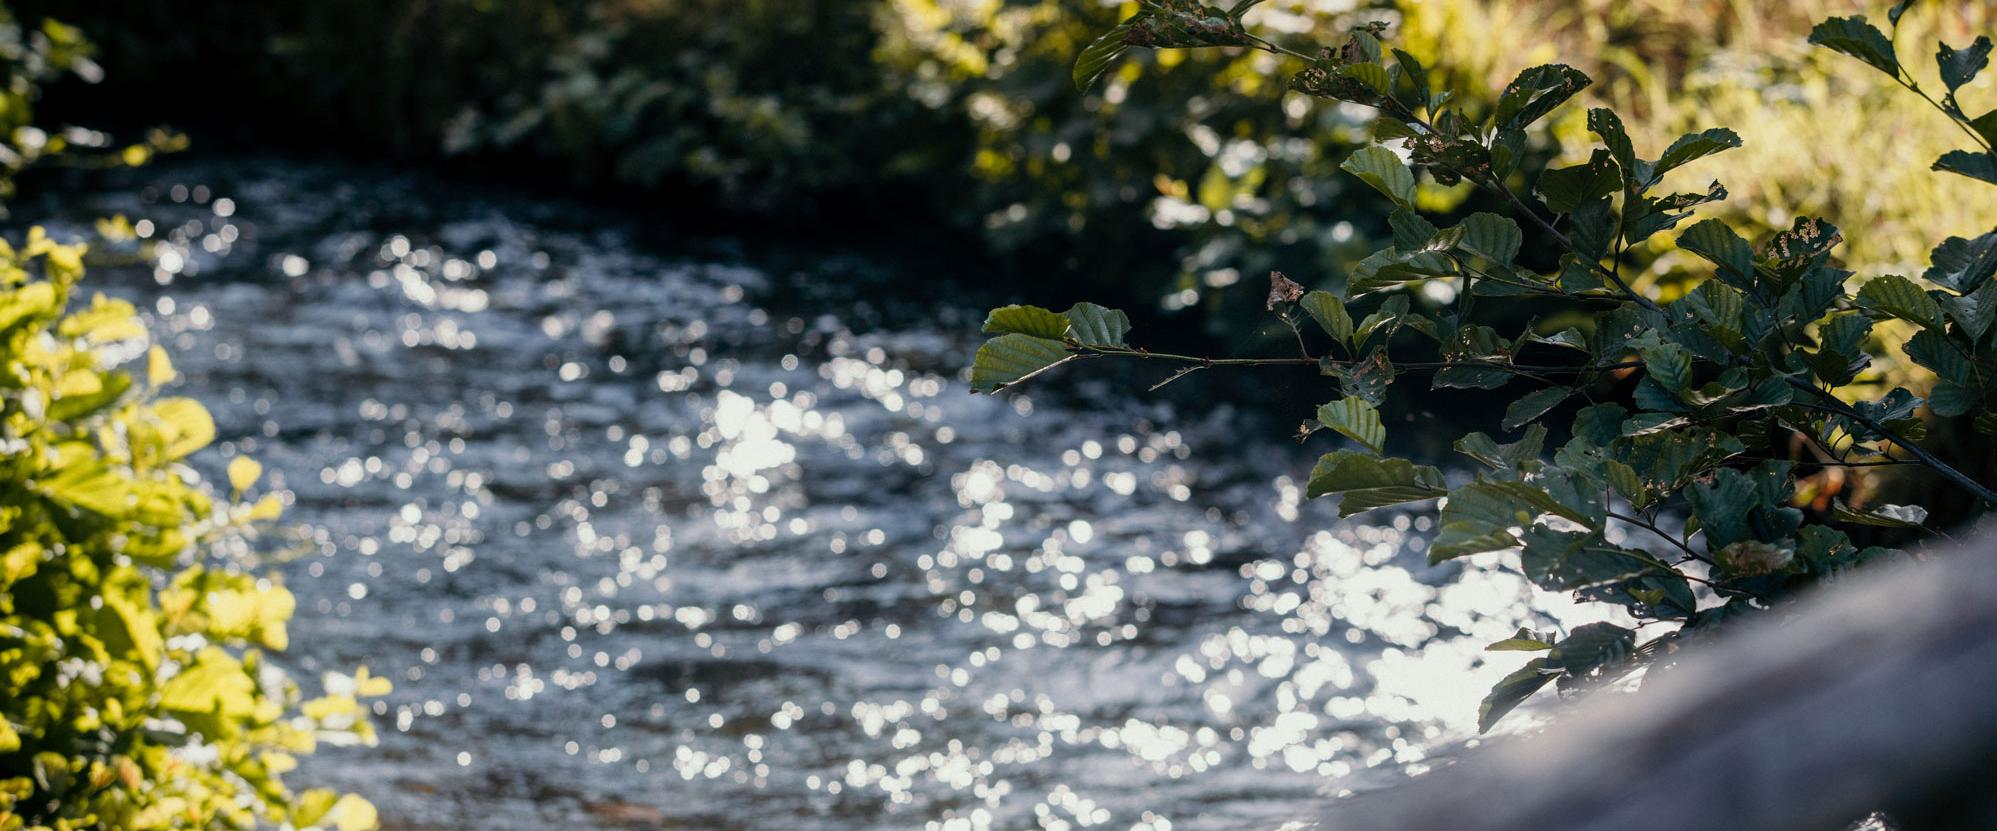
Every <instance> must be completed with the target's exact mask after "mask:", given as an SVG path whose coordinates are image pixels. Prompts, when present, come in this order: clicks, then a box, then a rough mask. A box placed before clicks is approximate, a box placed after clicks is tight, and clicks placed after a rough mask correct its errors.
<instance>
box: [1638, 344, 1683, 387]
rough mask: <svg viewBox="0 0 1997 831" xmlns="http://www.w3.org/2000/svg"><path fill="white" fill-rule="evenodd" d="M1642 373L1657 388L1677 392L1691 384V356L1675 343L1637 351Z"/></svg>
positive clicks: (1647, 347)
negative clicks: (1655, 384)
mask: <svg viewBox="0 0 1997 831" xmlns="http://www.w3.org/2000/svg"><path fill="white" fill-rule="evenodd" d="M1638 354H1640V355H1642V356H1643V368H1644V371H1645V372H1647V373H1649V376H1650V379H1651V380H1652V381H1656V382H1657V384H1658V386H1661V387H1663V388H1665V389H1666V390H1669V391H1671V392H1674V393H1675V392H1679V391H1680V390H1683V389H1685V386H1686V385H1687V384H1690V383H1691V382H1692V354H1691V353H1689V352H1686V351H1685V347H1682V346H1679V345H1678V344H1675V343H1660V344H1656V345H1654V346H1646V347H1644V348H1643V349H1641V350H1639V352H1638Z"/></svg>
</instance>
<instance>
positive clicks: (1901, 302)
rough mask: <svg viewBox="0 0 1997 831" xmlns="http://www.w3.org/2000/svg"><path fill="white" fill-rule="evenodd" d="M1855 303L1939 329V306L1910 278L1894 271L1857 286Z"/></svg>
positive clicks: (1940, 321) (1880, 312)
mask: <svg viewBox="0 0 1997 831" xmlns="http://www.w3.org/2000/svg"><path fill="white" fill-rule="evenodd" d="M1857 299H1858V305H1859V306H1860V307H1861V308H1864V309H1865V310H1867V311H1870V312H1873V313H1875V314H1878V315H1881V316H1884V317H1895V318H1899V319H1901V320H1905V321H1908V322H1910V323H1917V324H1920V325H1921V326H1926V327H1933V328H1940V327H1941V325H1942V307H1941V304H1940V303H1938V302H1936V301H1935V299H1934V298H1933V297H1929V296H1928V293H1927V292H1924V291H1922V290H1921V289H1920V287H1918V286H1916V285H1914V281H1912V280H1909V279H1907V278H1905V277H1902V276H1900V275H1898V274H1887V275H1884V276H1880V277H1875V278H1873V279H1871V280H1867V281H1866V283H1865V285H1863V286H1859V287H1858V297H1857Z"/></svg>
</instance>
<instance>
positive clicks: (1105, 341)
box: [1067, 303, 1130, 346]
mask: <svg viewBox="0 0 1997 831" xmlns="http://www.w3.org/2000/svg"><path fill="white" fill-rule="evenodd" d="M1067 316H1068V336H1069V337H1071V338H1074V339H1075V342H1076V343H1080V344H1083V345H1086V346H1125V345H1126V344H1125V343H1124V342H1123V336H1124V335H1127V334H1129V333H1130V316H1129V315H1126V314H1124V313H1123V310H1122V309H1106V308H1103V307H1101V306H1098V305H1096V304H1094V303H1076V304H1075V305H1074V306H1072V307H1070V308H1069V309H1068V312H1067Z"/></svg>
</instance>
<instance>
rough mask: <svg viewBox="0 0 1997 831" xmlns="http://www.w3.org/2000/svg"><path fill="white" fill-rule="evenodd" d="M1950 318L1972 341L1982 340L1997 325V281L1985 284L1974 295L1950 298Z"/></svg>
mask: <svg viewBox="0 0 1997 831" xmlns="http://www.w3.org/2000/svg"><path fill="white" fill-rule="evenodd" d="M1948 316H1949V317H1950V318H1952V319H1954V320H1955V323H1956V325H1957V326H1961V327H1962V331H1964V332H1966V333H1968V335H1969V339H1970V340H1971V341H1979V340H1982V339H1983V335H1984V333H1986V332H1988V331H1990V326H1991V324H1992V323H1997V281H1992V282H1985V283H1984V284H1983V288H1980V289H1977V290H1976V291H1975V292H1973V293H1970V294H1966V295H1963V296H1961V297H1951V298H1949V300H1948Z"/></svg>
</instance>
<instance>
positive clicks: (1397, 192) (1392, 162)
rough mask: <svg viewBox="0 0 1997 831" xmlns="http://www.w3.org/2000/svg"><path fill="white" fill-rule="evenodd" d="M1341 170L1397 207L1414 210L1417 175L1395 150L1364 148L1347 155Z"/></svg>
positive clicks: (1373, 147) (1375, 146) (1340, 167)
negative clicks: (1364, 183)
mask: <svg viewBox="0 0 1997 831" xmlns="http://www.w3.org/2000/svg"><path fill="white" fill-rule="evenodd" d="M1338 169H1340V170H1343V171H1345V172H1347V173H1350V174H1352V175H1354V176H1357V177H1359V178H1360V179H1362V180H1364V181H1365V182H1366V184H1369V185H1372V186H1373V188H1374V189H1375V190H1378V191H1379V192H1381V193H1384V194H1386V195H1387V198H1388V199H1392V200H1394V204H1396V205H1399V206H1401V207H1403V208H1406V209H1408V210H1414V204H1415V175H1414V173H1413V172H1412V171H1410V170H1408V166H1407V164H1406V163H1405V162H1402V161H1401V157H1400V156H1396V155H1394V151H1392V150H1388V149H1387V148H1385V147H1380V146H1378V145H1374V146H1369V147H1361V148H1359V149H1358V150H1356V151H1353V153H1352V155H1350V156H1347V157H1346V159H1345V162H1344V163H1343V164H1340V165H1339V166H1338Z"/></svg>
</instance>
